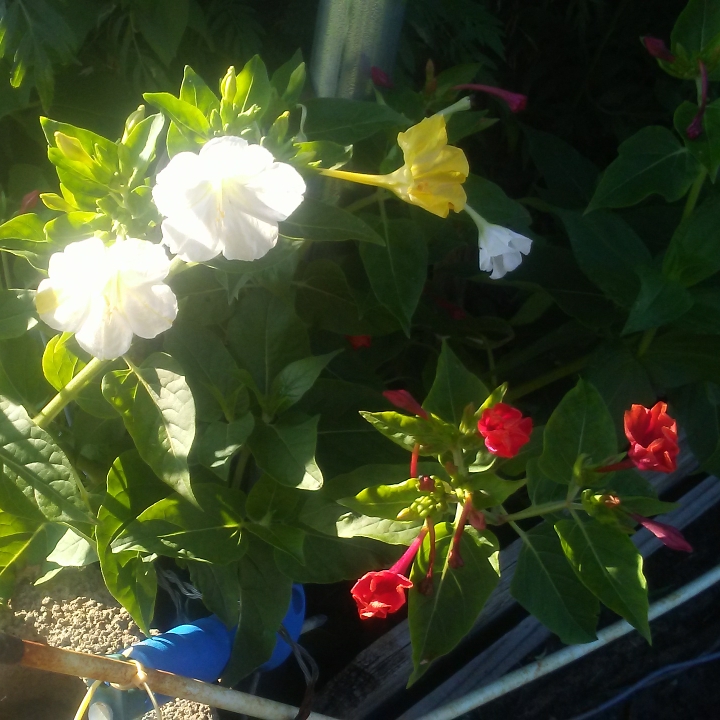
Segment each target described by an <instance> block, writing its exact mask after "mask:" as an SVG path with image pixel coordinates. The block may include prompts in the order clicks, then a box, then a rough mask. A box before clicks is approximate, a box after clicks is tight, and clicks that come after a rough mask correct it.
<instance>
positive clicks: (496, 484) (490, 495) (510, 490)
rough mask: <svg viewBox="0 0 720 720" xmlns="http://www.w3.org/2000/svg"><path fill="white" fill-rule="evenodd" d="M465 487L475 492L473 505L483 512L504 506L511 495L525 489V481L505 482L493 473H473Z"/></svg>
mask: <svg viewBox="0 0 720 720" xmlns="http://www.w3.org/2000/svg"><path fill="white" fill-rule="evenodd" d="M465 487H467V488H468V489H470V490H472V491H473V499H472V503H473V505H474V506H475V507H476V508H477V509H478V510H482V509H484V508H489V507H496V506H497V505H502V503H504V502H505V501H506V500H507V499H508V498H509V497H510V496H511V495H514V494H515V493H516V492H517V491H518V490H520V489H521V488H523V487H525V480H503V478H501V477H498V476H497V475H495V474H494V473H491V472H481V473H471V474H470V478H469V481H468V482H467V484H466V485H465Z"/></svg>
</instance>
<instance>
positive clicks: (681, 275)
mask: <svg viewBox="0 0 720 720" xmlns="http://www.w3.org/2000/svg"><path fill="white" fill-rule="evenodd" d="M719 223H720V198H717V197H711V198H709V199H708V200H707V201H706V202H704V203H703V204H702V205H701V206H700V207H699V208H697V209H696V210H695V212H693V214H692V215H691V216H690V217H689V218H688V219H687V220H685V221H684V222H683V223H681V224H680V226H679V227H678V228H677V230H675V233H674V234H673V236H672V240H671V241H670V247H669V248H668V250H667V253H666V254H665V260H664V262H663V273H664V274H665V275H667V276H668V277H669V278H671V279H672V280H676V281H677V282H679V283H681V284H682V285H684V286H686V287H690V286H691V285H696V284H697V283H699V282H701V281H702V280H705V279H706V278H709V277H710V276H712V275H714V274H715V273H716V272H718V270H720V257H719V256H720V253H718V252H717V242H716V233H717V228H718V226H719Z"/></svg>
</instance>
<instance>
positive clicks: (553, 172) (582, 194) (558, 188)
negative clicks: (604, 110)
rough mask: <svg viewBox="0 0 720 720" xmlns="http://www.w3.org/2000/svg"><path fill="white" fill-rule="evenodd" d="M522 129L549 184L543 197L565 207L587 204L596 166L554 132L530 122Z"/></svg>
mask: <svg viewBox="0 0 720 720" xmlns="http://www.w3.org/2000/svg"><path fill="white" fill-rule="evenodd" d="M523 133H524V135H525V138H526V140H527V143H528V149H529V150H530V156H531V157H532V159H533V162H534V163H535V165H536V167H537V169H538V170H539V171H540V174H541V175H542V176H543V179H544V180H545V183H546V185H547V190H546V191H544V192H543V197H544V198H545V199H546V200H547V201H548V202H550V203H552V204H553V205H557V206H558V207H562V208H572V209H578V210H579V209H582V208H585V207H587V204H588V203H589V202H590V199H591V198H592V195H593V193H594V192H595V186H596V185H597V179H598V175H599V174H600V172H599V170H598V169H597V167H595V165H594V164H593V163H591V162H590V161H589V160H587V159H586V158H585V157H583V156H582V155H580V153H579V152H578V151H577V150H575V148H574V147H572V146H571V145H568V143H566V142H564V141H563V140H561V139H560V138H559V137H556V136H555V135H551V134H550V133H546V132H542V131H541V130H535V129H533V128H530V127H528V126H523ZM473 207H474V206H473Z"/></svg>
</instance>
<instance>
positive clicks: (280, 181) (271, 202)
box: [247, 162, 306, 220]
mask: <svg viewBox="0 0 720 720" xmlns="http://www.w3.org/2000/svg"><path fill="white" fill-rule="evenodd" d="M247 187H248V189H249V190H252V191H253V192H254V193H255V196H256V197H257V199H258V200H259V201H260V202H262V203H263V204H264V205H266V206H267V207H268V208H270V209H271V210H273V211H274V212H275V213H276V215H275V218H274V219H275V220H285V219H286V218H288V217H289V216H290V215H292V213H293V212H294V211H295V209H296V208H297V207H298V205H300V203H301V202H302V201H303V195H304V194H305V190H306V187H305V181H304V180H303V178H302V175H300V173H299V172H298V171H297V170H296V169H295V168H294V167H292V166H291V165H288V164H287V163H279V162H276V163H273V164H272V165H271V166H270V167H269V168H268V169H267V170H266V171H265V172H263V173H262V174H260V175H258V176H257V177H256V178H254V179H253V180H251V181H250V182H248V183H247ZM253 214H255V213H253ZM257 217H259V215H258V216H257Z"/></svg>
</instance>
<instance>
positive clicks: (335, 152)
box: [288, 140, 384, 242]
mask: <svg viewBox="0 0 720 720" xmlns="http://www.w3.org/2000/svg"><path fill="white" fill-rule="evenodd" d="M293 147H294V148H295V150H296V154H295V157H292V158H288V162H290V163H291V164H293V165H299V166H301V167H304V166H308V165H310V166H312V167H316V168H333V169H334V168H339V167H342V166H343V165H347V164H348V163H349V162H350V161H351V160H352V156H353V146H352V145H340V143H334V142H330V141H329V140H316V141H315V142H295V143H293ZM308 200H309V198H306V199H305V200H304V201H303V203H306V202H308ZM353 217H355V216H353ZM313 232H318V230H317V229H313ZM325 239H328V238H325ZM381 240H382V238H381ZM383 242H384V241H383Z"/></svg>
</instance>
